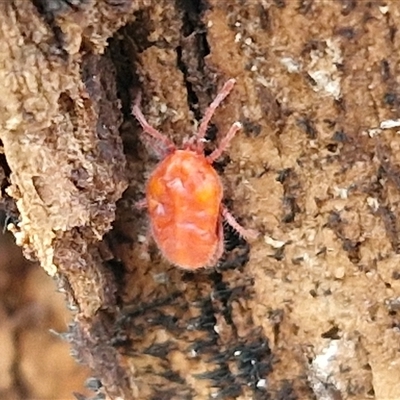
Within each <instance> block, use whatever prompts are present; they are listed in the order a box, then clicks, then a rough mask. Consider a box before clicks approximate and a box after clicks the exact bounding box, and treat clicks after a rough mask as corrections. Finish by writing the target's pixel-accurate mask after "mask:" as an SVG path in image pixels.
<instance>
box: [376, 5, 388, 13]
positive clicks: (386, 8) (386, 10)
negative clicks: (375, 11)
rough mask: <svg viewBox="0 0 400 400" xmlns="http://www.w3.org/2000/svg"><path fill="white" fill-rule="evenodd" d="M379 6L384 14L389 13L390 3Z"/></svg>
mask: <svg viewBox="0 0 400 400" xmlns="http://www.w3.org/2000/svg"><path fill="white" fill-rule="evenodd" d="M378 8H379V11H380V12H381V13H382V14H383V15H385V14H387V13H388V12H389V6H388V5H385V6H380V7H378Z"/></svg>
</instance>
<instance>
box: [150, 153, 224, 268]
mask: <svg viewBox="0 0 400 400" xmlns="http://www.w3.org/2000/svg"><path fill="white" fill-rule="evenodd" d="M146 198H147V205H148V209H149V215H150V224H151V229H152V234H153V236H154V239H155V241H156V243H157V245H158V247H159V248H160V250H161V252H162V253H163V255H164V256H165V258H167V259H168V260H169V261H170V262H171V263H173V264H175V265H178V266H180V267H183V268H187V269H197V268H200V267H205V266H208V265H209V263H212V262H214V261H215V256H216V254H217V253H218V251H219V249H220V241H221V240H223V238H222V237H221V235H222V233H221V229H220V224H221V222H220V205H221V201H222V184H221V181H220V178H219V176H218V174H217V173H216V171H215V170H214V168H213V167H212V166H211V165H210V164H209V163H208V162H207V160H206V158H205V157H204V155H199V154H196V153H195V152H193V151H190V150H176V151H175V152H174V153H172V154H170V155H169V156H168V157H166V158H165V159H164V160H163V161H161V162H160V164H159V165H158V166H157V167H156V169H155V170H154V172H153V173H152V175H151V176H150V179H149V181H148V185H147V189H146Z"/></svg>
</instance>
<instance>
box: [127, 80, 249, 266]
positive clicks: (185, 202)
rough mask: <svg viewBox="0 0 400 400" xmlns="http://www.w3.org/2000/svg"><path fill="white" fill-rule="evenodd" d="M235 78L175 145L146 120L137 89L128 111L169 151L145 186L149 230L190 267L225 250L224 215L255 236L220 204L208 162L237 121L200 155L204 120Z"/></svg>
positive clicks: (173, 258)
mask: <svg viewBox="0 0 400 400" xmlns="http://www.w3.org/2000/svg"><path fill="white" fill-rule="evenodd" d="M234 84H235V80H234V79H230V80H228V81H227V82H226V83H225V85H224V86H223V88H222V90H221V91H220V93H219V94H218V95H217V97H216V98H215V100H214V101H213V102H212V103H211V105H210V106H209V107H208V109H207V110H206V113H205V115H204V118H203V120H202V122H201V124H200V127H199V130H198V132H197V134H196V135H194V136H193V137H192V138H190V139H189V140H188V141H187V142H186V143H184V145H183V149H181V150H180V149H177V148H176V147H175V145H174V143H173V142H172V141H170V140H169V139H168V138H167V137H166V136H164V135H162V134H161V133H160V132H158V131H157V130H156V129H154V128H153V127H152V126H150V125H149V124H148V122H147V121H146V119H145V117H144V116H143V114H142V112H141V110H140V108H139V103H140V95H139V96H138V97H137V98H136V100H135V103H134V106H133V109H132V112H133V114H134V115H135V117H136V118H137V120H138V121H139V123H140V124H141V126H142V128H143V133H145V134H147V135H150V137H152V138H153V139H156V140H157V141H158V142H159V143H160V144H161V145H162V147H163V148H164V149H165V152H166V154H167V156H166V157H165V158H164V159H163V160H162V161H161V162H160V163H159V164H158V165H157V167H156V168H155V170H154V171H153V173H152V174H151V176H150V178H149V181H148V183H147V186H146V200H145V202H144V203H143V205H144V206H145V207H147V208H148V213H149V217H150V227H151V233H152V236H153V238H154V240H155V242H156V243H157V245H158V248H159V249H160V250H161V252H162V254H163V256H164V257H165V258H166V259H167V260H168V261H170V262H171V263H172V264H175V265H177V266H178V267H181V268H185V269H188V270H195V269H198V268H201V267H207V266H212V265H214V264H215V263H216V262H217V261H218V259H219V258H220V257H221V255H222V253H223V250H224V238H223V229H222V221H223V219H225V220H226V221H227V222H228V223H229V224H230V225H231V226H232V227H233V228H234V229H236V230H237V231H238V232H239V234H241V235H242V236H244V237H246V238H252V237H256V236H257V232H255V231H253V230H245V229H244V228H242V227H241V226H240V225H239V224H238V223H237V222H236V220H235V219H234V217H233V216H232V215H231V214H230V213H229V211H228V210H227V209H226V208H225V207H224V205H223V204H222V197H223V187H222V183H221V179H220V178H219V176H218V174H217V172H216V171H215V169H214V168H213V167H212V163H213V162H214V161H215V160H216V159H217V158H218V157H219V156H220V155H221V154H222V152H223V151H224V150H225V149H226V147H227V146H228V144H229V142H230V141H231V139H232V138H233V137H234V135H235V133H236V132H237V131H238V130H239V129H240V127H241V124H240V123H239V122H235V123H234V124H233V125H232V126H231V128H230V129H229V131H228V133H227V134H226V136H225V137H224V138H223V139H222V141H221V143H220V145H219V147H218V148H217V149H216V150H214V151H213V152H212V153H211V154H210V155H209V156H205V155H204V144H203V142H204V137H205V135H206V131H207V126H208V124H209V121H210V119H211V117H212V115H213V114H214V111H215V109H216V108H217V107H218V105H219V104H220V103H221V101H222V100H223V99H224V98H225V97H226V96H227V95H228V94H229V92H230V91H231V90H232V88H233V86H234Z"/></svg>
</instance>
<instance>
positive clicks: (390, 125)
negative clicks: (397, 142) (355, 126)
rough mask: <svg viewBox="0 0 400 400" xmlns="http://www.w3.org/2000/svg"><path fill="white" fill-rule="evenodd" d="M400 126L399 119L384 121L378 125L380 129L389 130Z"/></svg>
mask: <svg viewBox="0 0 400 400" xmlns="http://www.w3.org/2000/svg"><path fill="white" fill-rule="evenodd" d="M399 126H400V119H386V120H384V121H382V122H381V123H380V125H379V127H380V128H381V129H391V128H397V127H399Z"/></svg>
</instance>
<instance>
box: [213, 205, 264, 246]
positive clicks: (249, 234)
mask: <svg viewBox="0 0 400 400" xmlns="http://www.w3.org/2000/svg"><path fill="white" fill-rule="evenodd" d="M221 213H222V216H223V217H224V219H225V221H226V222H227V223H228V224H229V225H230V226H231V227H232V228H233V229H234V230H235V231H236V232H237V233H239V235H240V236H242V237H244V238H245V239H246V240H247V239H256V238H257V237H258V235H259V233H258V232H257V231H256V230H254V229H245V228H243V226H242V225H240V224H239V222H237V221H236V219H235V217H234V216H233V215H232V214H231V213H230V212H229V211H228V209H227V208H226V207H225V206H222V210H221Z"/></svg>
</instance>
